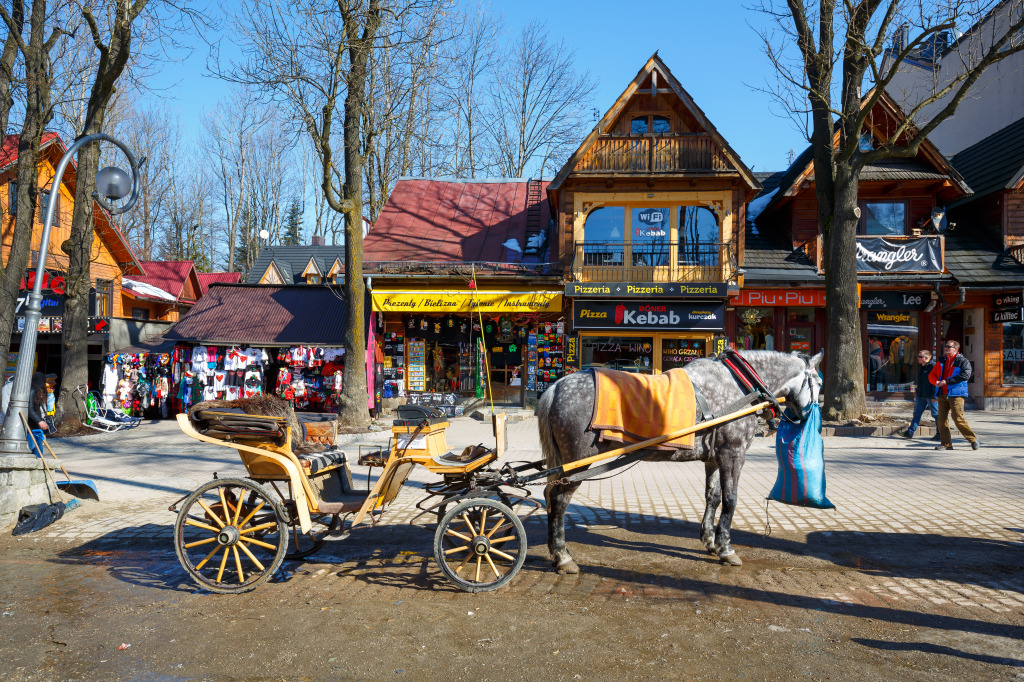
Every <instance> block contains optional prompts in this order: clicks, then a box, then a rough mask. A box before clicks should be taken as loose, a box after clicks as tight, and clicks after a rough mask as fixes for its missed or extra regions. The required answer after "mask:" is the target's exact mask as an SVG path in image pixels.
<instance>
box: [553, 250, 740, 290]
mask: <svg viewBox="0 0 1024 682" xmlns="http://www.w3.org/2000/svg"><path fill="white" fill-rule="evenodd" d="M735 271H736V255H735V250H734V247H733V245H732V244H731V243H719V242H687V241H683V242H675V241H659V242H652V241H644V242H621V241H614V242H594V241H585V242H576V244H575V248H574V254H573V262H572V277H573V279H575V280H576V281H577V282H726V281H729V279H731V278H732V277H733V275H734V274H735Z"/></svg>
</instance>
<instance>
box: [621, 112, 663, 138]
mask: <svg viewBox="0 0 1024 682" xmlns="http://www.w3.org/2000/svg"><path fill="white" fill-rule="evenodd" d="M652 132H653V133H654V134H655V135H663V134H665V133H670V132H672V122H671V121H670V120H669V119H668V116H657V115H653V116H634V117H633V118H632V120H630V122H629V134H630V135H646V134H647V133H652Z"/></svg>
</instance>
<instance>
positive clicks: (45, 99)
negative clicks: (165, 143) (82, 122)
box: [0, 0, 66, 358]
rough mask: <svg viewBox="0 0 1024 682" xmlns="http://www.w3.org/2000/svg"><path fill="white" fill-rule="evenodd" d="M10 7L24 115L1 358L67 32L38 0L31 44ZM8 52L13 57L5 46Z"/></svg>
mask: <svg viewBox="0 0 1024 682" xmlns="http://www.w3.org/2000/svg"><path fill="white" fill-rule="evenodd" d="M11 9H12V11H11V12H8V11H7V9H6V8H4V7H3V6H0V17H2V18H3V21H4V24H5V25H6V27H7V32H8V33H7V38H6V41H11V40H13V42H14V44H15V45H16V47H17V50H18V52H19V53H20V54H21V57H22V65H23V69H24V84H23V85H24V93H25V102H24V120H23V122H22V127H21V136H20V138H19V140H18V162H17V164H18V165H17V171H16V177H17V194H16V197H17V199H16V201H17V210H16V214H15V217H14V231H13V235H12V237H11V248H10V251H9V252H8V255H7V262H6V263H5V264H4V265H3V277H0V358H7V354H8V351H9V350H10V343H11V330H12V329H13V327H14V316H15V311H16V309H17V305H16V304H17V299H18V292H19V290H20V287H21V279H22V277H23V276H24V274H25V268H26V267H27V266H28V265H29V251H30V250H31V248H32V228H33V225H34V224H35V215H36V206H37V203H38V191H39V190H38V188H37V186H36V183H37V182H38V178H39V167H38V164H39V148H40V144H41V140H42V135H43V131H44V129H45V127H46V124H47V122H49V120H50V119H51V118H52V116H53V105H52V100H51V94H50V93H51V90H50V83H51V77H50V54H51V52H52V51H53V49H54V46H55V45H56V44H57V43H58V41H59V40H60V39H61V37H63V36H65V35H66V33H65V32H64V30H63V29H62V28H61V27H60V26H54V25H52V24H51V21H52V16H51V15H50V14H49V13H48V11H47V3H46V1H45V0H34V1H33V2H32V9H31V14H30V15H29V22H28V23H29V37H28V42H27V43H26V42H25V40H24V37H23V35H22V33H23V31H24V9H25V8H24V5H23V4H22V3H21V2H16V3H15V4H14V5H13V6H12V8H11ZM47 32H49V35H48V36H47V35H46V34H47ZM6 41H5V43H6ZM3 57H4V59H7V58H8V57H9V55H8V54H7V50H6V47H5V50H4V55H3ZM15 59H16V56H15V58H13V59H11V60H10V61H8V62H5V63H4V67H5V68H6V65H7V64H10V66H11V68H10V70H9V73H11V74H12V78H13V72H14V60H15ZM0 85H3V87H6V88H7V91H6V96H7V98H8V101H9V99H10V95H11V88H12V87H13V83H12V82H10V81H8V82H6V84H4V83H3V82H2V81H0ZM0 94H2V93H0ZM9 111H10V109H6V108H5V116H6V115H7V114H8V113H9Z"/></svg>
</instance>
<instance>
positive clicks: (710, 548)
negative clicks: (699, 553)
mask: <svg viewBox="0 0 1024 682" xmlns="http://www.w3.org/2000/svg"><path fill="white" fill-rule="evenodd" d="M704 549H706V550H707V551H708V554H710V555H711V556H715V555H717V554H718V550H717V549H715V548H714V546H713V545H704Z"/></svg>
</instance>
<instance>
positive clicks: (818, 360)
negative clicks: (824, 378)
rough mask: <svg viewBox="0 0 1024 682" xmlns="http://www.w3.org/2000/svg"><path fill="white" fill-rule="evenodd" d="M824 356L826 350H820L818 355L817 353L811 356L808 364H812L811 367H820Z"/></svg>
mask: <svg viewBox="0 0 1024 682" xmlns="http://www.w3.org/2000/svg"><path fill="white" fill-rule="evenodd" d="M824 356H825V351H824V350H819V351H818V354H817V355H815V356H814V357H813V358H811V359H810V360H808V361H807V364H808V366H810V368H811V369H818V365H820V364H821V359H822V358H823V357H824Z"/></svg>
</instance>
